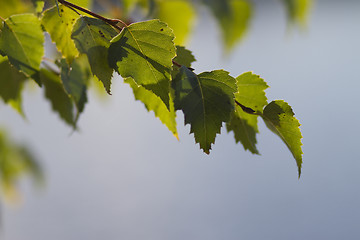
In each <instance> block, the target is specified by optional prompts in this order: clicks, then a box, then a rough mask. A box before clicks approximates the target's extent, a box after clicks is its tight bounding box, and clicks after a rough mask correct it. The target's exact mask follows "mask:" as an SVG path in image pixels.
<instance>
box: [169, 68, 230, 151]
mask: <svg viewBox="0 0 360 240" xmlns="http://www.w3.org/2000/svg"><path fill="white" fill-rule="evenodd" d="M172 85H173V88H174V91H175V108H176V109H177V110H180V109H181V110H182V111H183V113H184V115H185V124H190V125H191V128H190V132H191V133H194V137H195V141H196V142H197V143H199V144H200V148H201V149H203V150H204V152H205V153H207V154H209V153H210V149H211V144H213V143H214V142H215V137H216V134H218V133H220V129H221V126H222V123H223V122H227V121H229V119H230V114H231V112H232V111H233V110H234V93H235V92H236V91H237V87H236V81H235V79H234V78H233V77H231V76H229V73H228V72H226V71H224V70H216V71H212V72H204V73H201V74H200V75H196V74H195V73H193V72H192V71H190V70H189V69H188V68H187V67H184V66H183V67H181V69H180V73H179V74H178V75H177V77H176V78H175V79H174V80H173V84H172Z"/></svg>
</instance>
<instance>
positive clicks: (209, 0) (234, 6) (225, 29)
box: [203, 0, 252, 52]
mask: <svg viewBox="0 0 360 240" xmlns="http://www.w3.org/2000/svg"><path fill="white" fill-rule="evenodd" d="M203 2H204V3H205V4H206V5H207V6H208V7H209V8H210V9H211V11H212V12H213V14H214V16H215V17H216V19H217V20H218V23H219V25H220V27H221V30H222V34H223V40H224V44H225V47H226V50H227V51H228V52H229V51H230V50H231V49H232V48H233V47H234V46H235V44H236V43H237V42H238V41H239V40H240V39H241V38H242V37H243V36H244V33H245V32H246V30H247V28H248V26H249V22H250V19H251V14H252V8H251V4H250V3H249V2H248V1H243V0H223V1H218V0H203Z"/></svg>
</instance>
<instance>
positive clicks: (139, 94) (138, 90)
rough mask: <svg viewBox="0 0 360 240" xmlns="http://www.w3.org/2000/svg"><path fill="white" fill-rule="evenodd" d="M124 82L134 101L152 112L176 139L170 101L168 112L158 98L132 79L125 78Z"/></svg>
mask: <svg viewBox="0 0 360 240" xmlns="http://www.w3.org/2000/svg"><path fill="white" fill-rule="evenodd" d="M124 81H125V82H126V83H128V84H129V85H130V87H131V88H132V90H133V92H134V96H135V99H136V100H139V101H141V102H143V103H144V105H145V107H146V109H147V110H148V111H154V113H155V116H156V117H158V118H159V119H160V121H161V122H162V123H163V124H165V125H166V126H167V128H168V129H169V130H170V131H171V132H172V133H173V134H174V136H175V137H176V138H178V133H177V129H176V119H175V118H176V113H175V109H174V104H173V102H172V101H170V110H169V109H168V108H167V106H166V105H165V104H164V102H163V101H162V100H161V99H160V98H159V97H158V96H156V95H155V94H154V93H153V92H152V91H149V90H147V89H146V88H144V87H142V86H139V85H137V84H136V83H135V82H134V80H133V79H132V78H127V79H125V80H124Z"/></svg>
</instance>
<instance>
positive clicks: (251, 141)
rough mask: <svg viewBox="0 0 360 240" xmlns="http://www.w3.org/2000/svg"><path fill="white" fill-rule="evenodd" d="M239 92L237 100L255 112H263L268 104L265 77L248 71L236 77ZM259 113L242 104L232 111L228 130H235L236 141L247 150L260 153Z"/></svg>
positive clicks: (227, 126) (227, 125) (236, 96)
mask: <svg viewBox="0 0 360 240" xmlns="http://www.w3.org/2000/svg"><path fill="white" fill-rule="evenodd" d="M236 84H237V87H238V92H237V93H235V100H236V101H237V102H238V103H239V104H242V105H243V106H244V107H247V108H250V109H252V110H254V111H255V112H260V113H261V112H262V110H263V108H264V106H265V105H266V104H267V101H266V96H265V92H264V90H265V89H266V88H268V86H267V85H266V83H265V82H264V80H263V79H261V78H260V77H259V76H257V75H255V74H253V73H251V72H247V73H243V74H241V75H240V76H238V77H237V78H236ZM257 118H258V116H257V115H251V114H249V113H247V112H244V110H243V109H242V108H241V107H240V106H236V111H234V112H233V113H232V116H231V120H230V121H229V122H228V123H227V124H226V128H227V130H228V132H230V131H233V132H234V137H235V141H236V142H237V143H238V142H241V143H242V145H243V146H244V149H245V150H249V151H250V152H252V153H255V154H259V152H258V150H257V148H256V143H257V140H256V134H257V133H258V132H259V130H258V126H257V122H258V121H257Z"/></svg>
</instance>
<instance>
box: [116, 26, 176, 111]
mask: <svg viewBox="0 0 360 240" xmlns="http://www.w3.org/2000/svg"><path fill="white" fill-rule="evenodd" d="M173 40H174V34H173V32H172V30H171V29H170V28H169V27H168V26H167V25H166V24H165V23H163V22H160V21H159V20H150V21H146V22H138V23H134V24H131V25H130V26H128V27H124V28H123V30H122V31H121V33H120V34H119V35H118V36H116V37H115V38H114V39H113V40H112V41H111V42H112V43H111V46H110V48H109V63H110V66H112V67H113V68H114V69H115V70H116V71H118V72H119V74H120V75H121V76H122V77H123V78H128V77H131V78H133V79H134V81H135V82H136V83H137V84H138V85H141V86H143V87H145V88H146V89H148V90H151V91H153V92H154V93H155V94H156V95H157V96H159V97H160V98H161V99H162V100H163V102H164V103H165V104H166V106H167V107H168V108H169V87H170V80H171V70H172V59H173V58H174V57H175V55H176V48H175V45H174V43H173Z"/></svg>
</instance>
